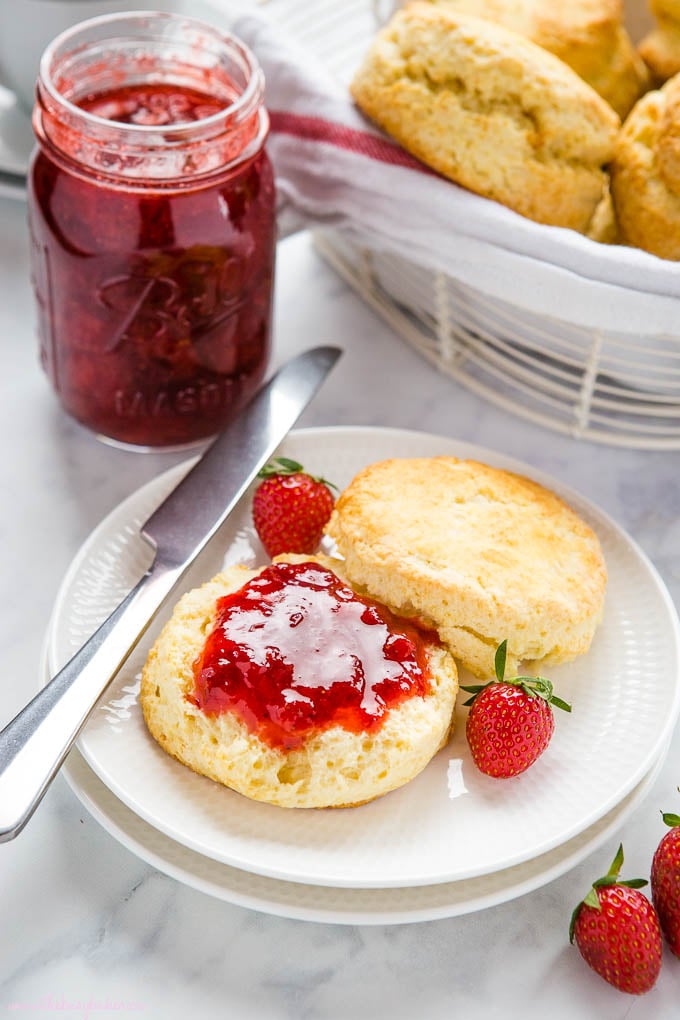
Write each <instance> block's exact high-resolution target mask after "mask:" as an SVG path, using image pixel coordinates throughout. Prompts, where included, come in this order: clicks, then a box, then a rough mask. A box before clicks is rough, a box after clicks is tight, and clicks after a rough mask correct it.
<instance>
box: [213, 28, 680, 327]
mask: <svg viewBox="0 0 680 1020" xmlns="http://www.w3.org/2000/svg"><path fill="white" fill-rule="evenodd" d="M230 27H231V30H232V31H233V32H234V33H235V34H236V35H237V36H239V37H240V38H241V39H242V40H243V41H244V42H245V43H246V44H247V45H248V46H250V48H251V49H252V50H253V51H254V53H255V54H256V56H257V58H258V60H259V62H260V64H261V65H262V67H263V70H264V73H265V78H266V82H267V88H266V104H267V107H268V109H269V112H270V117H271V135H270V139H269V142H268V150H269V153H270V156H271V158H272V161H273V163H274V167H275V171H276V179H277V184H278V188H279V193H280V196H281V200H282V201H283V202H284V203H289V204H290V205H292V206H293V207H294V209H295V210H296V212H297V213H298V214H299V216H300V217H301V219H302V221H303V222H304V223H306V224H307V225H314V224H317V225H318V224H324V225H332V226H334V227H337V228H339V229H341V230H343V231H345V232H348V233H350V234H352V235H354V236H355V237H357V239H359V240H360V241H361V243H362V244H363V245H364V246H370V247H371V248H373V249H375V250H379V251H389V252H393V253H396V254H399V255H402V256H404V257H406V258H409V259H411V260H412V261H414V262H416V263H418V264H420V265H423V266H427V267H431V268H433V269H435V270H437V269H439V270H443V271H445V272H447V273H448V274H449V275H451V276H453V277H455V278H456V279H458V280H461V281H462V282H463V283H467V284H469V285H471V286H473V287H476V288H478V289H479V290H481V291H483V292H484V293H486V294H489V295H491V296H493V297H496V298H500V299H502V300H505V301H507V302H509V303H511V304H513V305H515V306H519V307H521V308H524V309H526V310H530V311H532V312H535V313H538V314H542V315H550V316H553V317H557V318H560V319H562V320H564V321H566V322H571V323H574V324H576V325H579V326H584V327H588V328H591V329H598V330H607V331H615V332H622V333H628V334H630V333H633V334H648V335H660V334H670V335H671V336H678V337H679V338H680V264H679V263H674V262H669V261H666V260H663V259H659V258H656V257H655V256H653V255H649V254H648V253H646V252H642V251H639V250H636V249H632V248H626V247H621V246H610V245H603V244H599V243H597V242H594V241H591V240H589V239H588V238H585V237H583V236H582V235H580V234H578V233H576V232H575V231H572V230H566V229H563V228H560V227H546V226H543V225H541V224H537V223H533V222H532V221H531V220H528V219H525V218H524V217H522V216H519V215H517V214H516V213H514V212H512V211H511V210H509V209H507V208H505V207H504V206H502V205H499V204H498V203H497V202H492V201H490V200H488V199H484V198H481V197H480V196H478V195H475V194H473V193H471V192H469V191H466V190H465V189H463V188H460V187H458V186H457V185H455V184H453V183H452V182H450V181H448V180H445V179H444V178H442V177H440V176H439V175H437V174H435V173H434V172H432V171H431V170H429V169H428V168H427V167H424V166H423V165H422V164H421V163H419V162H418V161H416V160H415V159H413V158H412V157H411V156H409V155H408V153H406V152H405V151H404V150H403V149H402V148H401V147H400V146H398V145H397V144H396V143H394V142H392V141H391V140H390V139H388V138H387V137H386V136H385V135H383V134H382V133H381V132H380V131H379V130H378V129H377V128H375V127H374V126H372V125H371V124H370V122H368V121H367V120H366V119H365V118H364V117H363V116H362V115H361V114H360V112H359V111H358V110H357V108H356V107H355V106H354V104H353V103H352V100H351V97H350V96H349V95H348V93H347V91H346V89H345V88H344V87H342V86H341V85H340V84H339V83H338V82H336V81H335V80H334V79H333V78H332V77H331V76H330V74H329V73H328V72H327V71H326V69H325V68H324V67H323V66H322V65H320V64H319V62H318V61H316V60H315V59H313V58H312V56H311V55H310V54H309V53H306V52H305V51H303V50H301V49H299V48H297V46H296V45H295V43H294V42H293V41H292V40H290V39H287V38H286V37H285V31H283V30H282V29H281V27H280V26H278V25H276V24H274V23H272V22H270V21H269V20H268V19H267V17H266V16H265V15H264V14H261V13H260V12H254V11H249V12H247V13H245V12H243V13H240V14H238V15H236V16H235V17H233V18H231V19H230ZM367 45H368V40H367ZM500 155H501V157H502V154H500ZM679 343H680V340H679Z"/></svg>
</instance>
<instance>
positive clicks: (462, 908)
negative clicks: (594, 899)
mask: <svg viewBox="0 0 680 1020" xmlns="http://www.w3.org/2000/svg"><path fill="white" fill-rule="evenodd" d="M669 751H670V742H669V743H668V744H667V745H666V746H665V747H664V749H663V750H662V752H661V754H660V756H659V758H658V759H657V761H656V762H655V763H654V765H653V766H652V768H651V770H650V771H649V773H647V775H646V776H644V777H643V779H642V780H641V781H640V783H638V785H637V786H636V787H634V788H633V790H631V791H630V793H629V794H628V795H627V798H628V800H627V802H626V804H625V805H624V806H623V808H621V805H620V804H619V805H617V806H616V807H615V808H613V809H612V811H611V812H609V813H608V814H607V815H604V816H603V818H601V819H599V820H598V821H597V822H595V823H594V824H593V826H591V828H597V826H598V825H600V824H602V823H603V822H604V821H605V819H607V818H608V817H610V816H611V815H614V814H615V817H614V818H610V821H609V822H608V823H607V824H605V825H604V826H603V828H601V829H600V830H599V831H598V832H596V833H595V834H593V835H592V836H591V838H590V839H588V840H586V841H585V842H584V843H583V844H582V845H581V846H580V847H578V848H575V849H574V850H573V851H572V852H571V853H570V854H568V856H567V857H565V858H563V859H562V860H560V861H559V862H556V863H554V864H552V865H550V866H549V867H547V868H546V869H545V870H544V871H539V872H538V873H537V874H535V875H534V876H532V877H530V878H526V879H524V880H518V881H517V882H516V883H515V884H509V885H508V886H506V887H505V888H504V889H503V890H501V891H496V892H495V893H494V892H490V893H486V894H480V895H478V896H477V897H472V898H471V899H470V900H469V901H466V902H465V903H463V904H461V903H460V902H458V903H457V904H455V905H454V904H451V903H448V904H447V903H446V902H442V903H440V904H438V905H437V906H420V907H413V908H405V907H403V905H402V909H401V910H400V911H398V912H397V911H394V912H388V911H387V910H386V909H385V907H383V908H382V911H381V910H378V909H377V908H372V909H370V910H369V909H366V910H365V911H360V910H359V909H358V908H356V907H354V908H353V909H352V910H347V912H343V913H342V914H340V913H338V912H337V910H336V909H333V908H330V907H324V906H318V905H317V906H316V907H310V906H294V905H291V904H290V903H288V904H283V903H281V902H278V903H277V902H276V901H274V900H272V899H268V898H267V897H266V895H264V892H266V889H265V890H264V891H263V894H262V895H260V896H256V895H254V894H252V893H251V894H248V893H245V892H239V891H238V890H234V889H231V888H230V889H229V892H228V894H227V893H226V892H225V889H224V887H220V888H219V889H218V887H217V883H216V882H214V881H212V880H211V879H209V878H202V877H200V876H197V875H196V874H194V873H192V872H191V871H190V869H189V868H185V867H182V866H181V865H178V864H177V863H173V862H171V861H168V860H167V858H165V857H164V856H163V854H162V852H160V851H159V850H158V849H155V850H154V849H153V848H150V847H148V846H147V845H145V844H144V842H143V840H142V839H140V838H139V837H138V836H135V835H134V834H130V833H129V832H128V831H127V830H126V829H125V827H124V825H123V824H121V823H120V821H118V822H117V821H116V820H115V819H113V818H112V817H111V814H110V812H109V811H107V809H106V807H105V806H103V805H102V803H101V794H100V796H99V797H98V796H97V794H98V793H100V791H98V790H97V786H96V785H95V792H92V791H90V792H89V793H88V791H87V789H86V788H84V787H83V783H82V781H81V780H79V779H78V774H77V772H78V769H79V768H80V767H81V766H82V770H83V771H85V772H86V774H87V780H89V779H90V777H91V778H92V780H94V782H95V784H98V785H99V786H101V793H103V794H104V796H106V795H110V796H111V797H112V798H114V799H115V800H116V801H117V802H118V808H119V811H120V810H122V812H123V816H124V817H125V816H126V815H129V816H130V820H131V821H132V823H133V824H141V826H142V833H143V834H144V829H145V828H146V829H149V830H150V832H152V833H153V834H154V835H155V837H156V838H157V839H158V837H160V838H161V841H163V840H167V841H168V842H169V843H172V844H174V846H175V847H176V848H177V849H178V851H179V853H180V854H186V855H187V858H189V862H188V863H189V864H191V863H192V860H191V859H193V858H196V861H195V862H193V863H196V864H197V863H198V862H199V859H200V860H201V861H206V862H207V863H208V865H209V866H213V865H214V866H216V867H219V868H224V869H227V871H228V872H229V873H230V874H231V873H233V875H234V878H235V881H238V876H239V874H241V873H242V874H244V875H247V876H248V878H249V879H250V880H251V881H253V880H255V882H256V883H257V882H261V883H262V884H263V885H265V886H266V885H267V884H269V883H273V884H274V885H275V886H278V885H281V886H289V887H291V888H292V889H295V888H297V887H300V886H303V887H304V888H305V889H310V890H311V891H312V893H313V894H315V895H317V896H319V897H322V896H323V892H325V891H332V892H337V891H338V887H337V886H323V885H319V884H313V883H312V884H309V885H307V884H305V883H301V882H288V881H286V880H285V879H279V878H272V877H269V876H266V875H261V874H259V873H258V872H248V871H245V870H244V869H242V868H237V867H234V866H232V865H228V864H224V863H222V862H220V861H216V860H214V859H213V858H211V857H205V855H203V854H200V853H199V852H198V851H196V850H192V849H191V848H190V847H187V846H185V845H184V844H183V843H178V842H177V841H176V840H173V839H172V837H170V836H168V835H166V834H165V833H163V832H161V831H160V830H158V829H155V828H154V826H152V825H150V823H149V822H147V821H146V820H145V819H143V818H141V817H140V816H139V815H137V814H135V812H134V811H132V810H131V808H129V807H128V806H127V805H126V804H124V803H123V802H122V801H120V800H119V799H118V798H117V797H116V795H115V794H114V793H113V791H111V790H110V789H109V788H108V787H107V786H105V784H104V783H102V781H101V779H99V777H98V776H97V775H96V773H94V772H93V770H92V769H91V768H90V766H89V765H88V764H87V762H86V761H85V759H84V758H83V756H82V755H81V754H80V751H78V749H77V748H74V749H73V750H72V752H71V754H70V755H69V757H68V758H67V760H66V762H65V763H64V765H63V766H62V773H63V775H64V778H65V779H66V782H67V784H68V786H69V787H70V789H71V791H72V792H73V794H74V795H75V797H76V798H77V799H78V801H79V802H80V803H81V804H82V805H83V807H84V808H85V809H86V810H87V811H88V812H89V814H90V815H91V816H92V817H93V818H94V820H95V821H96V822H97V823H98V824H99V825H101V826H102V828H103V829H104V830H105V831H106V832H107V833H108V834H109V835H110V836H112V837H113V838H114V839H115V840H116V841H117V842H118V843H120V844H121V846H123V847H125V849H127V850H129V851H130V853H132V854H134V855H135V856H136V857H138V858H140V859H141V860H143V861H145V862H146V863H147V864H149V865H151V867H154V868H156V870H157V871H160V872H162V873H163V874H165V875H167V876H168V877H170V878H172V879H174V880H175V881H176V882H180V883H181V884H183V885H186V886H188V887H189V888H191V889H196V890H198V891H199V892H202V893H204V894H205V895H206V896H211V897H213V898H215V899H219V900H222V901H223V902H226V903H231V904H233V905H235V906H238V907H241V908H243V909H247V910H257V911H260V912H261V913H266V914H270V915H272V916H275V917H286V918H290V919H292V920H298V921H308V922H316V923H322V924H338V925H362V926H369V925H392V924H417V923H421V922H423V921H437V920H442V919H444V918H448V917H462V916H463V915H465V914H472V913H478V912H479V911H480V910H488V909H489V908H491V907H495V906H499V905H500V904H502V903H507V902H509V901H510V900H513V899H517V898H519V897H521V896H527V895H529V894H530V893H532V892H535V891H536V890H537V889H540V888H541V887H542V886H544V885H547V884H548V883H550V882H553V881H555V880H557V879H558V878H560V877H561V876H562V875H564V874H566V873H567V872H568V871H571V870H572V869H573V868H575V867H577V866H578V865H579V864H580V863H581V862H582V861H584V860H585V859H586V857H588V856H590V854H591V853H594V852H595V851H596V850H598V849H599V848H600V847H601V846H603V845H604V843H606V841H607V840H608V839H609V838H610V837H611V836H613V835H614V834H615V833H616V832H618V831H619V830H620V828H621V827H622V826H623V825H624V824H625V823H626V822H627V821H628V820H629V819H630V817H631V816H632V815H633V814H634V813H635V811H636V810H637V809H638V808H639V807H641V805H642V804H643V803H644V801H645V800H646V799H647V797H648V796H649V794H650V792H651V790H652V788H653V787H654V785H655V783H656V781H657V780H658V778H659V775H660V774H661V771H662V768H663V765H664V763H665V761H666V759H667V757H668V753H669ZM74 762H75V763H76V764H75V765H74ZM624 800H626V798H624ZM587 832H588V830H587V829H586V830H584V831H583V832H582V833H580V834H579V835H578V836H575V837H574V841H576V840H578V839H579V838H581V837H584V836H585V835H586V834H587ZM569 842H571V841H570V840H567V842H566V843H564V844H561V845H560V846H558V847H555V848H553V850H550V851H548V852H547V853H546V854H542V855H539V857H537V858H533V859H530V860H529V861H524V862H522V863H521V864H518V865H514V866H513V867H511V868H507V869H502V870H505V871H508V872H511V871H514V870H515V869H516V868H523V867H525V866H526V865H529V864H534V863H539V864H540V860H541V857H549V856H550V855H551V854H556V853H558V852H559V851H561V850H563V849H564V848H565V847H567V845H568V843H569ZM495 874H499V873H498V872H496V873H495ZM487 877H489V876H486V875H481V876H477V878H476V879H459V880H457V881H454V882H441V883H434V884H432V883H430V884H428V885H426V886H409V887H408V888H409V890H410V891H411V892H412V891H413V890H418V889H423V890H427V891H428V892H429V891H430V890H432V889H435V890H437V892H441V893H444V892H445V891H446V890H447V889H448V887H449V886H459V885H462V884H464V883H465V882H468V881H479V880H480V879H481V880H482V881H483V880H484V879H485V878H487ZM348 891H349V892H360V893H361V894H362V898H363V899H364V900H365V898H366V893H369V894H372V895H375V894H379V895H382V896H384V897H385V898H386V899H389V898H391V897H397V896H398V895H399V894H400V893H403V889H401V888H399V887H394V886H386V887H385V888H380V887H377V886H376V887H373V888H370V889H366V888H364V887H360V886H359V887H350V888H349V889H348V888H345V889H344V890H343V892H344V893H347V892H348Z"/></svg>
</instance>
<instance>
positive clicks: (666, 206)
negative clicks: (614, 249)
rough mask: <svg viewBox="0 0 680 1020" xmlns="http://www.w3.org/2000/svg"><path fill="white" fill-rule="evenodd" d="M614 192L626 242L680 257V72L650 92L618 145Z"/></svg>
mask: <svg viewBox="0 0 680 1020" xmlns="http://www.w3.org/2000/svg"><path fill="white" fill-rule="evenodd" d="M611 170H612V195H613V198H614V206H615V209H616V218H617V221H618V224H619V230H620V236H621V240H622V241H623V242H624V243H627V244H631V245H634V246H635V247H637V248H643V249H644V250H645V251H648V252H651V253H652V254H653V255H658V256H659V257H660V258H663V259H675V260H679V259H680V75H676V76H675V78H671V79H670V81H668V82H666V84H665V85H663V86H662V88H661V89H659V90H657V91H654V92H648V93H647V95H646V96H643V97H642V99H641V100H640V101H639V102H638V103H637V105H636V106H635V107H634V108H633V110H632V112H631V113H630V115H629V117H628V118H627V120H626V123H625V124H624V125H623V128H622V129H621V133H620V135H619V138H618V140H617V143H616V151H615V155H614V160H613V162H612V167H611Z"/></svg>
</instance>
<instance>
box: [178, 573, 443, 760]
mask: <svg viewBox="0 0 680 1020" xmlns="http://www.w3.org/2000/svg"><path fill="white" fill-rule="evenodd" d="M427 638H428V640H433V637H432V635H427ZM194 676H195V689H194V693H193V695H191V696H190V699H189V700H191V701H192V702H193V703H194V704H195V705H197V706H198V707H199V708H200V709H202V710H203V711H204V712H206V713H208V714H218V713H220V712H226V711H231V712H235V713H236V714H237V715H238V716H239V717H240V718H241V719H242V720H243V721H244V722H245V723H246V725H247V726H248V727H249V729H250V730H251V731H252V732H254V733H256V734H257V735H258V736H259V737H260V738H261V739H262V740H263V741H265V742H267V743H268V744H270V745H271V746H274V747H282V748H286V749H291V748H295V747H299V746H300V745H301V744H302V743H303V742H304V741H305V738H306V737H307V736H308V735H309V734H310V733H312V732H314V731H318V730H322V729H325V728H327V727H329V726H334V725H337V726H342V727H343V728H344V729H347V730H350V731H352V732H353V733H362V732H370V731H372V730H375V729H376V728H378V727H379V726H380V724H381V722H382V721H383V719H384V717H385V713H386V712H387V711H388V710H389V709H390V708H393V707H394V706H396V705H398V704H400V703H401V702H402V701H404V700H405V699H406V698H410V697H414V696H420V697H422V696H424V695H425V694H427V693H428V691H429V689H430V673H429V668H428V665H427V659H426V645H425V635H424V634H423V633H422V632H421V631H419V630H418V629H417V628H416V627H414V626H412V625H411V624H410V623H408V622H407V621H406V620H402V619H399V618H397V617H395V616H394V615H393V614H392V613H390V611H389V610H388V609H386V608H385V607H384V606H381V605H379V604H377V603H375V602H372V601H371V600H369V599H365V598H361V597H360V596H358V595H356V594H355V593H354V592H353V591H352V589H351V588H349V587H348V586H347V585H346V584H344V583H343V582H342V581H341V580H340V579H339V578H338V577H337V576H336V575H335V574H334V573H332V571H330V570H327V569H325V568H324V567H321V566H319V565H318V564H316V563H312V562H309V563H296V564H291V563H277V564H273V565H272V566H270V567H267V568H266V569H265V570H263V571H262V572H261V573H260V574H259V575H258V576H257V577H255V578H253V579H252V580H251V581H249V582H248V583H247V584H245V585H244V586H243V587H242V588H241V589H240V590H239V591H237V592H234V593H232V594H230V595H225V596H224V598H221V599H219V600H218V602H217V616H216V621H215V625H214V627H213V629H212V631H211V633H210V634H209V635H208V638H207V641H206V643H205V646H204V648H203V651H202V652H201V654H200V655H199V657H198V658H197V660H196V662H195V663H194Z"/></svg>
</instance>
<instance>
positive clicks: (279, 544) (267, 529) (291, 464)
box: [253, 457, 335, 556]
mask: <svg viewBox="0 0 680 1020" xmlns="http://www.w3.org/2000/svg"><path fill="white" fill-rule="evenodd" d="M258 477H259V478H263V479H264V481H263V482H261V483H260V485H259V486H258V487H257V489H256V490H255V494H254V496H253V523H254V525H255V530H256V531H257V534H258V536H259V538H260V541H261V542H262V545H263V546H264V547H265V549H266V550H267V552H268V553H269V555H270V556H279V555H280V554H281V553H313V552H315V551H316V549H317V548H318V545H319V542H320V541H321V536H322V535H323V531H324V528H325V527H326V524H327V523H328V519H329V517H330V516H331V512H332V510H333V504H334V498H333V493H332V492H331V490H330V488H329V486H331V485H332V482H327V481H326V480H325V479H324V478H314V477H313V476H312V475H309V474H307V473H306V471H305V470H304V468H303V467H302V464H298V463H297V461H295V460H289V459H288V457H278V458H277V459H276V460H274V461H272V462H270V463H269V464H267V465H265V467H263V468H262V470H261V471H260V473H259V475H258ZM333 488H335V486H333Z"/></svg>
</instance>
